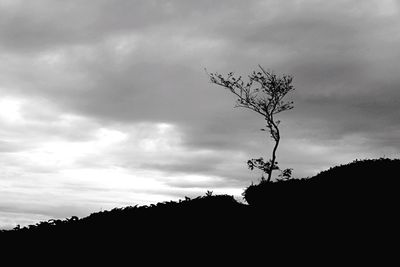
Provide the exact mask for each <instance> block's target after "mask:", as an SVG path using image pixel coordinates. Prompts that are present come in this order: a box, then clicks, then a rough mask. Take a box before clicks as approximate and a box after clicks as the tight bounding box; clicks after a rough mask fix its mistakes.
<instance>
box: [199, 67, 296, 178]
mask: <svg viewBox="0 0 400 267" xmlns="http://www.w3.org/2000/svg"><path fill="white" fill-rule="evenodd" d="M258 67H259V68H260V71H259V72H256V71H253V72H252V73H251V74H250V75H249V76H248V81H246V82H245V81H244V80H243V79H242V77H241V76H239V77H235V75H234V73H233V72H230V73H229V74H228V75H227V77H226V78H225V77H223V76H222V75H221V74H219V73H207V74H208V75H209V77H210V80H211V83H213V84H216V85H219V86H222V87H224V88H226V89H229V90H230V91H231V92H232V93H233V94H234V95H235V96H236V97H237V102H236V106H235V107H241V108H246V109H250V110H252V111H254V112H256V113H258V114H259V115H261V116H263V117H264V119H265V126H266V128H263V129H261V131H267V129H268V132H269V134H270V136H271V138H272V139H273V140H274V142H275V145H274V147H273V150H272V158H271V159H270V160H269V161H264V159H263V158H262V157H261V158H258V159H251V160H249V161H248V162H247V165H248V167H249V168H250V169H251V170H253V169H254V168H257V169H260V170H261V171H263V172H264V173H266V174H268V178H267V180H266V181H267V182H270V181H271V177H272V172H273V171H274V170H279V167H278V162H276V151H277V149H278V146H279V142H280V140H281V134H280V131H279V128H278V126H279V123H280V121H279V120H276V119H275V115H276V114H278V113H280V112H282V111H285V110H290V109H292V108H293V101H284V100H283V99H284V97H285V96H286V95H287V93H289V92H290V91H292V90H294V87H293V85H292V82H293V77H292V76H290V75H283V76H277V75H276V74H274V73H273V72H268V71H265V70H264V68H263V67H261V66H260V65H258ZM291 170H292V169H286V170H283V171H282V173H281V175H280V177H284V178H287V177H288V176H290V174H291ZM263 179H264V176H263Z"/></svg>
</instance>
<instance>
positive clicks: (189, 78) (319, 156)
mask: <svg viewBox="0 0 400 267" xmlns="http://www.w3.org/2000/svg"><path fill="white" fill-rule="evenodd" d="M399 29H400V1H396V0H335V1H322V0H320V1H318V0H288V1H278V0H248V1H242V0H220V1H214V0H203V1H189V0H175V1H174V0H170V1H168V0H164V1H156V0H146V1H144V0H143V1H138V0H136V1H135V0H132V1H124V0H96V1H94V0H93V1H91V0H79V1H78V0H69V1H57V0H52V1H50V0H35V1H29V0H26V1H24V0H0V229H1V228H3V229H5V228H11V227H14V226H15V225H16V224H20V225H28V224H35V223H37V222H39V221H42V220H48V219H51V218H61V219H62V218H67V217H70V216H73V215H75V216H79V217H85V216H88V215H89V214H90V213H92V212H97V211H100V210H106V209H112V208H114V207H124V206H131V205H132V206H133V205H136V204H139V205H148V204H150V203H156V202H159V201H169V200H178V199H182V198H184V197H185V196H189V197H196V196H199V195H204V194H205V193H206V192H207V191H208V190H210V191H213V192H214V194H216V193H221V194H229V195H234V196H235V197H237V199H238V200H240V198H241V196H240V195H241V193H242V192H243V189H244V188H245V187H246V186H248V185H249V184H251V183H252V182H254V183H256V182H258V181H259V179H260V176H261V173H260V172H257V171H250V170H249V169H247V165H246V161H247V160H248V159H250V158H258V157H261V156H262V157H264V158H269V157H270V154H271V148H272V145H273V142H272V140H271V139H270V138H269V137H268V135H266V134H265V133H264V132H262V131H260V128H262V127H263V118H262V117H260V116H258V115H257V114H256V113H252V112H251V111H248V110H245V109H239V108H234V103H235V98H234V97H233V95H232V94H231V93H229V92H228V91H226V90H224V88H222V87H218V86H216V85H213V84H212V83H211V82H210V80H209V77H208V76H207V74H206V72H205V68H206V69H207V71H209V72H219V73H222V74H225V73H228V72H231V71H232V72H234V73H235V74H237V75H242V76H244V77H246V75H247V74H249V73H251V72H252V71H253V70H257V68H258V64H260V65H261V66H263V67H264V68H265V69H268V70H270V71H273V72H275V73H277V74H278V75H281V74H289V75H292V76H293V77H294V81H293V85H294V86H295V88H296V89H295V91H294V92H293V93H291V94H290V95H288V100H293V101H294V106H295V108H294V109H293V110H290V111H286V112H285V113H281V114H279V116H278V117H279V119H280V120H281V121H282V122H281V125H280V129H281V133H282V139H281V144H280V147H279V149H278V153H277V157H278V159H277V161H278V162H279V165H280V166H281V167H282V168H293V177H295V178H302V177H311V176H313V175H315V174H317V173H318V172H320V171H322V170H325V169H328V168H329V167H332V166H334V165H338V164H345V163H348V162H351V161H353V160H355V159H365V158H379V157H399V151H400V116H399V114H400V75H399V71H400V31H399Z"/></svg>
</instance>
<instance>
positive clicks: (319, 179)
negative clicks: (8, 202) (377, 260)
mask: <svg viewBox="0 0 400 267" xmlns="http://www.w3.org/2000/svg"><path fill="white" fill-rule="evenodd" d="M398 173H400V160H391V159H377V160H363V161H354V162H352V163H350V164H347V165H342V166H337V167H334V168H331V169H329V170H327V171H323V172H321V173H319V174H318V175H316V176H314V177H312V178H307V179H293V180H288V181H279V182H274V183H260V184H258V185H251V186H249V187H248V188H247V189H246V190H245V193H244V197H245V199H246V200H247V201H248V203H249V204H250V205H245V204H241V203H238V202H237V201H235V199H234V198H233V197H232V196H228V195H216V196H212V195H210V194H208V195H206V196H203V197H198V198H195V199H186V200H184V201H179V202H172V201H171V202H163V203H158V204H156V205H150V206H135V207H126V208H119V209H118V208H116V209H113V210H110V211H103V212H98V213H93V214H91V215H90V216H88V217H85V218H82V219H78V218H77V217H72V218H70V219H66V220H50V221H47V222H41V223H38V224H37V225H34V226H29V227H24V228H21V229H15V230H12V231H3V232H1V233H0V240H1V241H2V243H3V244H9V247H12V248H14V249H15V250H21V251H24V250H26V249H27V248H29V249H32V248H35V249H39V248H40V250H41V251H47V252H48V251H53V253H62V254H63V255H64V256H66V255H65V253H66V252H65V251H68V253H69V254H68V255H75V254H76V253H86V252H87V253H89V251H90V253H97V254H98V253H102V252H104V253H117V254H119V253H122V251H124V252H126V251H128V253H131V254H132V255H135V257H139V256H140V255H145V254H146V253H151V254H154V253H167V254H169V255H171V253H172V254H174V253H179V254H180V255H182V254H188V255H192V256H193V257H200V258H201V257H208V256H210V255H213V254H215V253H216V254H219V255H221V254H220V253H222V251H224V252H226V253H228V254H229V253H231V254H232V253H233V255H236V254H235V253H237V251H239V250H243V249H246V250H251V251H256V250H257V249H261V250H263V251H264V252H265V251H272V250H273V249H275V250H280V249H282V248H285V247H287V246H290V247H291V248H297V249H299V248H305V247H304V246H305V242H308V244H309V247H308V248H313V249H322V247H324V246H325V247H326V246H332V245H333V244H334V243H335V242H342V244H341V246H342V248H343V247H346V246H349V248H350V247H352V246H360V245H361V246H363V245H367V244H368V245H371V244H372V243H371V242H372V240H374V241H373V242H386V241H384V240H386V239H391V238H394V235H393V232H394V230H395V229H396V228H397V222H398V219H397V216H396V215H397V211H398V201H397V200H398V186H397V183H396V180H397V179H398V178H399V177H398V176H399V175H398ZM343 240H346V242H345V243H343ZM11 244H13V245H11ZM310 244H311V246H310ZM374 244H378V243H374ZM374 246H375V245H374ZM231 256H232V255H231ZM155 259H157V257H155Z"/></svg>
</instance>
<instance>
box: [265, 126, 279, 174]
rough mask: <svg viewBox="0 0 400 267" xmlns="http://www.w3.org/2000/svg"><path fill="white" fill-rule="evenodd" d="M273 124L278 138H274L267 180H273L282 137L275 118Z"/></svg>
mask: <svg viewBox="0 0 400 267" xmlns="http://www.w3.org/2000/svg"><path fill="white" fill-rule="evenodd" d="M271 123H272V125H273V126H274V128H275V130H276V138H274V140H275V146H274V149H273V150H272V160H271V166H270V167H271V169H270V170H269V172H268V178H267V182H270V181H271V178H272V172H273V170H274V167H275V160H276V150H277V149H278V146H279V141H280V139H281V136H280V133H279V129H278V126H277V125H276V124H275V123H274V121H273V119H272V120H271Z"/></svg>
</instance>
